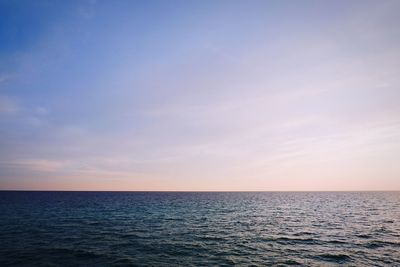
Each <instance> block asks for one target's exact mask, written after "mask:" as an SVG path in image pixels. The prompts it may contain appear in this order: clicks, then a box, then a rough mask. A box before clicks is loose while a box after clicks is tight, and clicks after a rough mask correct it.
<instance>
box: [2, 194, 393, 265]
mask: <svg viewBox="0 0 400 267" xmlns="http://www.w3.org/2000/svg"><path fill="white" fill-rule="evenodd" d="M0 266H3V267H4V266H29V267H31V266H96V267H98V266H400V192H33V191H25V192H22V191H1V192H0Z"/></svg>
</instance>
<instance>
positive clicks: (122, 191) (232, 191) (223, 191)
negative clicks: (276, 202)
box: [0, 189, 400, 193]
mask: <svg viewBox="0 0 400 267" xmlns="http://www.w3.org/2000/svg"><path fill="white" fill-rule="evenodd" d="M0 192H99V193H101V192H104V193H107V192H109V193H118V192H120V193H274V192H276V193H285V192H288V193H291V192H292V193H296V192H299V193H302V192H303V193H308V192H327V193H329V192H349V193H351V192H400V190H37V189H22V190H21V189H0Z"/></svg>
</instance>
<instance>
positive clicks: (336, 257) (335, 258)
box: [318, 253, 351, 263]
mask: <svg viewBox="0 0 400 267" xmlns="http://www.w3.org/2000/svg"><path fill="white" fill-rule="evenodd" d="M318 257H319V258H320V259H322V260H324V261H331V262H335V263H345V262H348V261H350V260H351V257H350V256H349V255H346V254H330V253H325V254H321V255H319V256H318Z"/></svg>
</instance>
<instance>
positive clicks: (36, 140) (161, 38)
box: [0, 0, 400, 191]
mask: <svg viewBox="0 0 400 267" xmlns="http://www.w3.org/2000/svg"><path fill="white" fill-rule="evenodd" d="M399 13H400V1H397V0H395V1H388V0H382V1H367V0H365V1H348V0H346V1H344V0H338V1H294V0H292V1H285V0H283V1H255V0H246V1H236V0H231V1H224V0H218V1H214V0H213V1H207V0H206V1H174V0H169V1H100V0H99V1H8V0H0V189H3V190H117V191H118V190H123V191H130V190H133V191H141V190H145V191H164V190H166V191H247V190H250V191H275V190H276V191H308V190H310V191H313V190H400V164H399V163H400V27H399V26H400V16H399Z"/></svg>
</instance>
